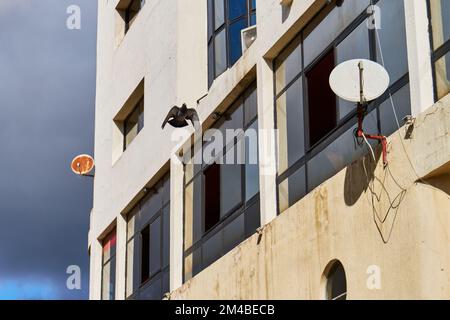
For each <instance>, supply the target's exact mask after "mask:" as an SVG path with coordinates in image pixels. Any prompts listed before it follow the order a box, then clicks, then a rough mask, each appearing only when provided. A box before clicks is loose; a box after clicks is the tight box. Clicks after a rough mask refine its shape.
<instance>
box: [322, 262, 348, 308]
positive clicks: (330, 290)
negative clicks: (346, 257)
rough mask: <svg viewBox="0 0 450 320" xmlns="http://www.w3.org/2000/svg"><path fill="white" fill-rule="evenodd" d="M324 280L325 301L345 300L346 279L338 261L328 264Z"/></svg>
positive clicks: (342, 267)
mask: <svg viewBox="0 0 450 320" xmlns="http://www.w3.org/2000/svg"><path fill="white" fill-rule="evenodd" d="M324 279H325V281H324V285H325V299H326V300H347V279H346V277H345V270H344V266H343V265H342V263H341V262H340V261H338V260H334V261H332V262H330V263H329V264H328V266H327V267H326V268H325V272H324Z"/></svg>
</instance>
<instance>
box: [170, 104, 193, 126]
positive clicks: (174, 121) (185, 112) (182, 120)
mask: <svg viewBox="0 0 450 320" xmlns="http://www.w3.org/2000/svg"><path fill="white" fill-rule="evenodd" d="M187 120H189V121H190V122H191V123H192V126H193V127H194V128H195V129H197V127H198V125H199V118H198V114H197V111H195V109H188V108H187V106H186V104H185V103H184V104H183V105H182V106H181V108H179V107H177V106H174V107H173V108H172V109H170V111H169V113H168V114H167V117H166V119H165V120H164V122H163V124H162V126H161V128H162V129H164V127H165V126H166V124H167V123H169V124H170V125H171V126H172V127H175V128H183V127H186V126H188V125H189V124H188V122H187Z"/></svg>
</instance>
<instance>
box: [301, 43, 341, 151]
mask: <svg viewBox="0 0 450 320" xmlns="http://www.w3.org/2000/svg"><path fill="white" fill-rule="evenodd" d="M333 69H334V51H333V50H331V51H330V52H328V53H327V54H325V56H324V57H323V58H322V59H320V61H319V62H318V63H317V64H316V65H314V66H313V67H312V68H311V70H310V71H308V72H307V73H306V79H307V81H308V120H309V146H310V147H311V146H313V145H315V144H316V143H317V142H319V141H320V140H321V139H322V138H323V137H325V136H326V135H327V134H328V133H329V132H330V131H331V130H332V129H334V127H335V126H336V96H335V95H334V93H333V91H332V90H331V88H330V86H329V84H328V79H329V77H330V74H331V72H332V71H333Z"/></svg>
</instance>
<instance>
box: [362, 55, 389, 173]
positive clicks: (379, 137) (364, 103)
mask: <svg viewBox="0 0 450 320" xmlns="http://www.w3.org/2000/svg"><path fill="white" fill-rule="evenodd" d="M358 67H359V88H360V89H359V93H360V101H359V102H358V107H357V110H356V112H357V114H358V129H357V131H356V137H358V138H364V137H365V138H366V139H368V140H377V141H379V142H381V146H382V154H383V165H384V166H385V167H386V166H387V165H388V160H387V138H386V137H385V136H383V135H375V134H367V133H365V132H364V129H363V123H364V118H365V116H366V114H367V101H366V98H365V96H364V64H363V62H362V61H361V62H359V64H358Z"/></svg>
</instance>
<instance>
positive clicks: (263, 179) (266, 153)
mask: <svg viewBox="0 0 450 320" xmlns="http://www.w3.org/2000/svg"><path fill="white" fill-rule="evenodd" d="M257 77H258V81H257V82H258V124H259V129H260V136H259V173H260V177H259V178H260V179H259V186H260V198H261V226H264V225H266V224H267V223H269V222H271V221H272V220H273V219H275V218H276V216H277V203H276V199H277V194H276V190H277V188H276V140H275V138H276V136H275V131H274V129H275V118H274V106H273V100H274V94H273V85H274V84H273V71H272V63H271V62H268V61H266V60H265V59H264V58H261V59H260V60H259V61H258V65H257Z"/></svg>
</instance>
